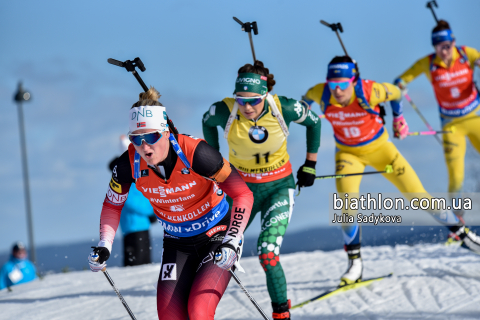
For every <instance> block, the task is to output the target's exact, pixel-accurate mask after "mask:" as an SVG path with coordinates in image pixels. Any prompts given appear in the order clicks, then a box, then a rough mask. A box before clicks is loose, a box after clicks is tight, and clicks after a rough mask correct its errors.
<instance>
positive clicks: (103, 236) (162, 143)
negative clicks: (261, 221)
mask: <svg viewBox="0 0 480 320" xmlns="http://www.w3.org/2000/svg"><path fill="white" fill-rule="evenodd" d="M159 97H160V95H159V93H158V92H157V91H156V90H155V89H154V88H150V90H148V92H146V93H141V94H140V101H138V102H136V103H135V104H134V105H133V106H132V108H131V109H130V117H129V121H130V123H129V128H130V131H129V135H128V137H129V139H130V141H131V142H132V144H130V145H129V147H128V151H126V152H125V153H124V154H122V155H121V156H120V158H119V159H118V160H117V161H116V163H115V168H114V171H113V174H112V179H111V181H110V186H109V189H108V192H107V195H106V197H105V200H104V202H103V208H102V213H101V216H100V242H99V243H98V247H96V248H95V249H94V250H93V252H92V253H91V254H90V255H89V258H88V260H89V264H90V268H91V269H92V271H100V270H102V269H103V268H104V267H105V266H106V263H105V262H106V261H107V259H108V258H109V256H110V253H111V252H112V243H113V239H114V237H115V232H116V230H117V227H118V223H119V221H120V214H121V211H122V208H123V206H124V203H125V201H126V200H127V197H128V191H129V189H130V186H131V184H132V183H135V184H136V187H137V189H138V190H139V191H140V192H141V193H142V194H143V195H144V196H145V197H146V198H147V199H149V200H150V204H151V205H152V207H153V208H154V210H155V214H156V215H157V218H158V221H159V222H160V223H161V224H162V225H163V227H164V230H165V234H164V240H163V257H162V265H161V269H160V275H159V278H158V287H157V312H158V318H159V319H190V320H192V319H213V317H214V315H215V309H216V307H217V304H218V302H219V301H220V298H221V297H222V295H223V293H224V292H225V289H226V288H227V285H228V282H229V281H230V278H231V273H230V272H229V271H228V270H229V269H230V268H232V267H233V266H234V264H235V265H237V267H238V266H239V264H238V260H239V259H240V256H241V249H242V236H243V232H244V230H245V227H246V225H247V221H248V219H249V217H250V212H251V208H252V204H253V195H252V192H251V191H250V190H249V189H248V187H247V185H246V184H245V182H244V181H243V180H242V178H241V177H240V175H239V174H238V172H237V171H236V169H235V168H234V167H233V166H231V165H230V163H228V162H227V161H226V160H225V159H224V158H223V157H222V155H221V154H220V153H219V152H218V151H217V150H215V149H214V148H212V147H211V146H209V145H208V144H207V143H206V142H205V141H203V140H201V139H197V138H194V137H191V136H188V135H183V134H178V135H174V134H173V133H170V132H169V129H168V125H167V120H166V119H167V116H166V111H165V107H163V106H162V104H161V103H160V102H158V98H159ZM225 194H228V195H229V196H230V197H231V198H232V199H233V207H232V210H231V213H229V212H228V203H227V201H226V198H225ZM214 261H216V264H214Z"/></svg>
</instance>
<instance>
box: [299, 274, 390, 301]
mask: <svg viewBox="0 0 480 320" xmlns="http://www.w3.org/2000/svg"><path fill="white" fill-rule="evenodd" d="M392 274H393V273H390V274H388V275H386V276H382V277H378V278H371V279H365V280H363V281H361V282H356V283H352V284H347V285H345V286H342V287H337V288H335V289H332V290H328V291H326V292H324V293H322V294H320V295H318V296H316V297H313V298H311V299H308V300H306V301H304V302H301V303H299V304H296V305H294V306H293V307H292V308H291V309H296V308H300V307H303V306H304V305H306V304H309V303H310V302H314V301H320V300H324V299H327V298H330V297H331V296H334V295H336V294H338V293H341V292H345V291H348V290H352V289H357V288H360V287H364V286H367V285H369V284H370V283H372V282H375V281H380V280H383V279H385V278H389V277H391V276H392Z"/></svg>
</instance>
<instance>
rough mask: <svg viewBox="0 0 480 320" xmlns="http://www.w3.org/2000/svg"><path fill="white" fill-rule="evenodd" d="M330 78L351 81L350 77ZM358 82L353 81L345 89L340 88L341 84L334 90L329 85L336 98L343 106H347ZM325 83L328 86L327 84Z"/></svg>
mask: <svg viewBox="0 0 480 320" xmlns="http://www.w3.org/2000/svg"><path fill="white" fill-rule="evenodd" d="M328 80H331V81H338V82H344V81H349V80H350V78H333V79H328ZM356 83H357V82H356V81H353V82H351V83H350V84H349V86H348V87H347V88H346V89H345V90H342V89H340V86H336V87H335V89H334V90H332V89H331V88H330V87H328V89H329V90H330V93H331V94H332V96H333V97H334V98H335V100H337V102H338V103H339V104H341V105H342V106H344V107H346V106H347V105H348V104H349V102H350V99H351V98H352V95H353V86H355V84H356ZM325 85H326V86H327V84H325Z"/></svg>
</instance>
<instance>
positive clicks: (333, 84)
mask: <svg viewBox="0 0 480 320" xmlns="http://www.w3.org/2000/svg"><path fill="white" fill-rule="evenodd" d="M353 79H355V76H353V77H351V78H350V80H347V81H331V80H328V79H327V83H328V86H329V87H330V89H331V90H335V89H336V88H337V87H339V88H340V90H345V89H347V88H348V86H349V85H350V83H352V82H353Z"/></svg>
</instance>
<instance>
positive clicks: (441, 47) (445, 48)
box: [435, 43, 452, 50]
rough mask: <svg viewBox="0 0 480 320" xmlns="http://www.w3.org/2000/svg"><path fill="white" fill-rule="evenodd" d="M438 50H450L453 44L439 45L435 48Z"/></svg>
mask: <svg viewBox="0 0 480 320" xmlns="http://www.w3.org/2000/svg"><path fill="white" fill-rule="evenodd" d="M435 47H436V49H438V50H450V49H451V48H452V44H451V43H447V44H443V45H441V46H440V45H437V46H435Z"/></svg>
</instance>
